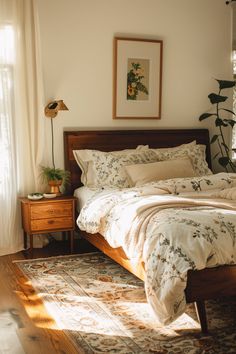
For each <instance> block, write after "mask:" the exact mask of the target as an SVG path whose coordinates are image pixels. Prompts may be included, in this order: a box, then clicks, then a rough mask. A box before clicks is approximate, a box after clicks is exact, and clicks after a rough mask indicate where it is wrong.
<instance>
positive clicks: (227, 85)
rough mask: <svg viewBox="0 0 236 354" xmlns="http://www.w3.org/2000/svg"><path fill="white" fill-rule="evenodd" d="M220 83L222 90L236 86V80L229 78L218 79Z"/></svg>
mask: <svg viewBox="0 0 236 354" xmlns="http://www.w3.org/2000/svg"><path fill="white" fill-rule="evenodd" d="M216 81H218V84H219V88H220V90H223V89H226V88H231V87H234V86H235V81H229V80H217V79H216Z"/></svg>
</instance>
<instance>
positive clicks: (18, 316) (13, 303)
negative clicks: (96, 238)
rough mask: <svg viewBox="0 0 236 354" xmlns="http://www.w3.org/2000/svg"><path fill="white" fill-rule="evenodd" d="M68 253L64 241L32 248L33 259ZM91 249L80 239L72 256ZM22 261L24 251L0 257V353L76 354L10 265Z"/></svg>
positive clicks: (28, 287) (26, 282) (24, 254)
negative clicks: (40, 247)
mask: <svg viewBox="0 0 236 354" xmlns="http://www.w3.org/2000/svg"><path fill="white" fill-rule="evenodd" d="M68 250H69V245H68V244H67V241H53V242H51V243H50V244H49V245H48V246H46V247H44V248H42V249H34V254H33V258H39V257H49V256H56V255H62V254H69V252H68ZM94 250H95V249H94V248H91V246H89V245H88V244H87V243H86V241H84V240H77V241H76V243H75V253H84V252H90V251H94ZM25 258H28V255H27V253H25V252H19V253H17V254H13V255H8V256H3V257H0V354H26V353H27V354H32V353H33V354H39V353H43V354H54V353H60V354H64V353H65V354H73V353H79V351H78V350H76V349H75V348H74V346H73V344H72V343H71V342H70V340H69V339H68V338H67V337H66V335H65V334H64V333H63V332H62V331H60V330H59V329H58V328H57V326H56V324H55V322H54V321H53V319H52V318H50V317H49V316H48V314H47V312H46V311H45V309H44V306H43V304H42V302H41V301H40V299H39V298H38V297H37V296H36V294H35V292H34V290H33V288H32V287H31V286H30V284H29V282H28V281H27V279H26V278H25V277H24V276H23V275H22V273H21V272H20V271H19V270H18V268H17V267H16V266H15V265H14V263H12V261H13V260H20V259H25Z"/></svg>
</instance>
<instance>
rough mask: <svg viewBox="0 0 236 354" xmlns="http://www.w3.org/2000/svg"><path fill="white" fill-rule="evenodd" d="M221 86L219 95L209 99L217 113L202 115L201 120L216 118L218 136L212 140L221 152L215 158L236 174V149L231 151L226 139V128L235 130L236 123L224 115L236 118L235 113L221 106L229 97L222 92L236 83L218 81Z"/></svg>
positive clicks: (211, 94)
mask: <svg viewBox="0 0 236 354" xmlns="http://www.w3.org/2000/svg"><path fill="white" fill-rule="evenodd" d="M216 81H217V82H218V85H219V92H218V93H210V94H209V95H208V98H209V100H210V102H211V104H212V105H213V106H214V108H215V112H213V113H203V114H201V115H200V117H199V120H200V121H203V120H205V119H208V118H215V126H216V127H217V128H218V131H219V132H218V134H214V135H213V137H212V138H211V144H213V143H216V144H217V145H218V148H219V151H218V152H217V154H216V155H215V156H214V157H213V158H214V159H215V158H217V159H218V162H219V164H220V165H221V166H223V167H224V168H225V170H226V171H227V172H228V171H229V169H230V170H232V171H233V172H236V164H235V163H234V162H233V160H232V151H233V152H236V149H231V148H229V147H228V145H227V143H226V139H225V128H230V129H233V127H234V125H235V124H236V121H235V120H234V119H232V118H224V115H225V114H226V113H227V114H229V113H230V115H232V116H233V117H234V116H235V113H234V112H233V111H232V110H230V109H227V108H222V107H221V104H222V103H223V102H225V101H226V100H227V99H228V96H223V95H222V94H221V91H222V90H224V89H229V88H233V87H234V86H235V84H236V82H235V81H228V80H217V79H216Z"/></svg>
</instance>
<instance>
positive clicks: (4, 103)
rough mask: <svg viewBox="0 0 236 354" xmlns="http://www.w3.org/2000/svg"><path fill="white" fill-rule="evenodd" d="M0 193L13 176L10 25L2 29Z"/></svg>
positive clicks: (0, 60)
mask: <svg viewBox="0 0 236 354" xmlns="http://www.w3.org/2000/svg"><path fill="white" fill-rule="evenodd" d="M0 43H1V46H0V193H2V188H4V183H3V181H5V182H6V181H7V180H8V179H9V178H10V177H9V176H12V173H11V171H12V158H11V154H12V152H11V151H12V148H13V143H12V138H11V135H12V134H11V128H10V127H11V124H10V123H11V118H12V112H13V107H12V102H13V63H14V32H13V28H12V26H10V25H5V26H1V27H0Z"/></svg>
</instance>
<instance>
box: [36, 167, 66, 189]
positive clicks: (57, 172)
mask: <svg viewBox="0 0 236 354" xmlns="http://www.w3.org/2000/svg"><path fill="white" fill-rule="evenodd" d="M41 177H42V180H43V182H47V183H48V185H49V186H50V193H55V194H56V195H60V194H61V192H60V187H62V188H64V187H65V186H66V184H67V183H68V182H69V179H70V173H69V171H65V170H62V169H60V168H54V167H48V166H41Z"/></svg>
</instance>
